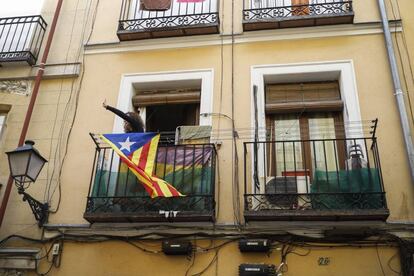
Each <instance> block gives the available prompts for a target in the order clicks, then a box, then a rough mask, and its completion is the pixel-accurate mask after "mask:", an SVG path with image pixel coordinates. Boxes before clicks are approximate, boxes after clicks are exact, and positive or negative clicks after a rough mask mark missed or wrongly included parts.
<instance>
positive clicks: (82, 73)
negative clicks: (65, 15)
mask: <svg viewBox="0 0 414 276" xmlns="http://www.w3.org/2000/svg"><path fill="white" fill-rule="evenodd" d="M91 3H92V2H91ZM99 3H100V0H97V1H96V5H95V8H94V15H93V17H92V22H91V29H90V32H89V35H88V38H87V40H86V43H85V44H88V43H89V40H90V38H91V36H92V33H93V31H94V28H95V22H96V16H97V10H98V7H99ZM91 5H92V4H91ZM85 25H86V23H85ZM85 29H86V27H85ZM85 29H84V31H85ZM84 35H85V32H83V34H82V39H81V41H82V43H83V38H84ZM81 49H84V47H83V45H82V46H81V47H80V48H79V52H78V59H79V58H80V56H81V54H82V52H83V51H84V50H83V51H81ZM81 71H82V72H81V77H80V80H79V85H78V87H77V89H76V96H75V111H74V115H73V117H72V121H71V125H70V127H69V131H68V134H67V137H66V144H65V149H64V154H63V158H62V162H61V165H60V168H59V175H58V185H57V187H58V188H59V200H58V204H57V206H56V208H55V210H50V212H51V213H56V212H57V211H58V210H59V207H60V202H61V182H62V181H61V176H62V168H63V165H64V162H65V160H66V156H67V152H68V143H69V138H70V136H71V133H72V129H73V125H74V123H75V119H76V115H77V111H78V104H79V95H80V90H81V87H82V83H83V78H84V74H85V55H82V69H81ZM73 88H74V82H72V89H71V91H73ZM72 94H73V93H71V96H70V99H69V100H68V102H67V104H66V107H65V112H64V114H66V116H69V114H68V113H67V112H68V111H69V109H68V107H69V103H70V102H71V99H72ZM65 120H66V119H65ZM65 120H64V121H65ZM63 127H64V124H62V126H61V130H60V136H61V137H63ZM59 146H60V143H59ZM59 154H60V147H59ZM59 156H60V155H59ZM55 191H56V186H55V188H54V190H53V192H52V194H51V196H50V198H52V197H53V195H54V193H55Z"/></svg>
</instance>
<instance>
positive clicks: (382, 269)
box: [375, 245, 386, 276]
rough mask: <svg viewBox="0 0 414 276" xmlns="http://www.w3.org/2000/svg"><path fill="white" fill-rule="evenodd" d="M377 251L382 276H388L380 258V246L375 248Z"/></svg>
mask: <svg viewBox="0 0 414 276" xmlns="http://www.w3.org/2000/svg"><path fill="white" fill-rule="evenodd" d="M375 251H376V253H377V258H378V263H379V265H380V268H381V272H382V275H384V276H386V274H385V271H384V267H383V266H382V261H381V257H380V255H379V252H378V245H377V246H375Z"/></svg>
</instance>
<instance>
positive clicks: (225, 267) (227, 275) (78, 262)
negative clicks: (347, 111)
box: [39, 241, 400, 276]
mask: <svg viewBox="0 0 414 276" xmlns="http://www.w3.org/2000/svg"><path fill="white" fill-rule="evenodd" d="M222 242H223V241H216V242H215V243H214V244H216V245H218V244H221V243H222ZM144 244H145V245H143V244H139V245H140V246H144V247H146V248H148V249H151V250H159V249H160V243H148V242H145V243H144ZM209 245H210V242H207V241H205V242H200V241H198V242H197V246H203V247H206V246H209ZM295 252H296V253H298V254H308V253H309V255H307V256H306V257H301V256H297V255H294V254H290V255H289V256H288V257H287V264H288V271H287V272H286V273H283V275H284V276H285V275H286V276H293V275H294V276H305V275H318V276H332V275H335V276H342V275H343V276H346V275H357V276H359V275H360V276H365V275H369V276H380V275H390V276H391V275H398V274H396V273H395V272H393V271H392V270H394V271H397V272H398V271H400V264H399V255H398V250H396V249H395V248H390V247H381V246H380V247H378V255H377V249H376V248H375V247H374V248H336V249H315V248H313V249H311V250H310V251H309V250H307V249H298V250H296V251H295ZM215 254H216V252H215V251H214V250H213V251H211V252H208V253H199V254H196V258H195V261H194V265H193V266H192V268H191V269H190V270H189V274H188V275H193V274H196V273H198V272H200V271H202V270H204V269H205V268H206V267H207V266H208V264H209V263H210V262H211V261H212V260H213V257H214V255H215ZM62 256H63V258H62V260H61V266H60V268H57V269H56V268H53V270H52V272H51V275H94V276H95V275H99V276H112V275H117V276H126V275H137V276H147V275H154V276H155V275H156V276H168V275H185V272H186V270H187V269H188V267H190V266H191V263H192V260H190V259H187V258H186V257H185V256H165V255H164V254H163V253H160V254H152V253H142V252H141V251H140V250H139V249H137V248H134V247H133V246H131V245H129V244H126V243H121V242H106V243H100V244H79V243H77V244H75V243H65V245H64V249H63V255H62ZM378 256H379V257H378ZM321 257H325V258H326V257H328V258H330V264H329V265H326V266H320V265H318V259H319V258H321ZM379 260H381V263H380V261H379ZM280 262H281V257H280V252H279V251H277V250H275V251H274V252H273V253H272V254H270V255H269V256H267V255H266V254H263V253H241V252H240V251H239V249H238V245H237V243H232V244H230V245H228V246H226V247H223V248H222V249H220V250H219V252H218V262H214V263H213V264H212V265H211V266H210V268H209V269H208V270H207V271H206V272H205V274H203V275H206V276H212V275H220V276H236V275H238V267H239V265H240V264H242V263H266V264H274V265H276V266H278V265H279V264H280ZM381 265H382V268H383V270H384V274H383V272H382V270H381ZM47 268H48V264H47V263H46V262H45V263H43V264H42V266H41V267H40V268H39V271H40V272H43V271H45V270H47Z"/></svg>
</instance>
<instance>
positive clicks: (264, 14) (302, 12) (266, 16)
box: [243, 0, 352, 22]
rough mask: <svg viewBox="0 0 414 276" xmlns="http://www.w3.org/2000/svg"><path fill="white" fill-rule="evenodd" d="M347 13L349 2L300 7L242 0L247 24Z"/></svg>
mask: <svg viewBox="0 0 414 276" xmlns="http://www.w3.org/2000/svg"><path fill="white" fill-rule="evenodd" d="M349 13H352V1H349V0H309V3H308V4H301V5H297V4H294V2H293V1H291V0H244V10H243V19H244V21H245V22H249V21H266V20H272V19H289V18H291V19H293V18H297V17H304V16H335V15H341V14H349Z"/></svg>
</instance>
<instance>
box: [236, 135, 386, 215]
mask: <svg viewBox="0 0 414 276" xmlns="http://www.w3.org/2000/svg"><path fill="white" fill-rule="evenodd" d="M244 156H245V158H244V171H245V175H244V181H245V182H244V189H245V195H244V198H245V203H244V216H245V219H246V220H247V221H255V220H256V221H264V220H302V221H303V220H385V219H386V218H387V217H388V215H389V211H388V209H387V205H386V200H385V192H384V187H383V179H382V173H381V164H380V158H379V151H378V144H377V140H376V137H375V136H372V137H358V138H348V139H345V138H343V139H341V138H336V139H302V140H291V141H263V142H247V143H245V144H244Z"/></svg>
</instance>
